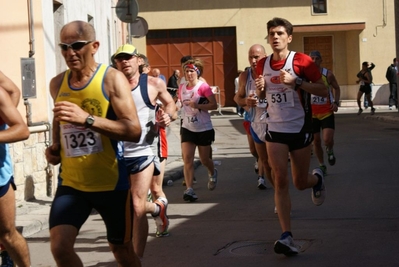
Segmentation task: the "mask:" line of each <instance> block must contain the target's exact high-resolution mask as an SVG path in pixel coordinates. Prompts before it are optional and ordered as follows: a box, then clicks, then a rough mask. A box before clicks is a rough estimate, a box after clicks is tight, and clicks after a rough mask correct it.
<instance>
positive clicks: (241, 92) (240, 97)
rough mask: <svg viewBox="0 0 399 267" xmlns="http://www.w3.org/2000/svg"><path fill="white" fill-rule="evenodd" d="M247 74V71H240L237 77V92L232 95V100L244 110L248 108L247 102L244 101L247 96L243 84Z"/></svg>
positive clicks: (245, 81) (244, 84)
mask: <svg viewBox="0 0 399 267" xmlns="http://www.w3.org/2000/svg"><path fill="white" fill-rule="evenodd" d="M247 75H248V72H247V71H244V72H241V73H240V76H239V77H238V90H237V93H236V94H235V95H234V101H235V102H236V103H237V105H239V106H240V107H242V108H244V109H245V110H247V109H248V107H247V103H246V101H245V99H246V97H247V95H246V90H245V86H246V83H247ZM247 111H248V110H247Z"/></svg>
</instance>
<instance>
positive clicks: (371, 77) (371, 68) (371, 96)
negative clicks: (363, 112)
mask: <svg viewBox="0 0 399 267" xmlns="http://www.w3.org/2000/svg"><path fill="white" fill-rule="evenodd" d="M363 63H364V62H363ZM366 63H367V70H368V71H369V73H370V99H373V86H372V83H373V74H372V73H371V71H372V70H373V69H374V68H375V65H374V63H373V62H371V63H370V65H369V64H368V62H366ZM359 75H361V70H360V71H359V73H358V74H357V77H358V78H359ZM363 106H364V108H365V109H368V107H369V106H370V104H369V101H368V100H367V97H365V98H364V99H363Z"/></svg>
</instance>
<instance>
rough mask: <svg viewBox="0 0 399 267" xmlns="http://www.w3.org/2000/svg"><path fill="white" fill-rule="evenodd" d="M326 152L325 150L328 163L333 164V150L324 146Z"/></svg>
mask: <svg viewBox="0 0 399 267" xmlns="http://www.w3.org/2000/svg"><path fill="white" fill-rule="evenodd" d="M326 152H327V159H328V164H330V166H334V164H335V156H334V150H332V149H331V150H328V149H327V147H326Z"/></svg>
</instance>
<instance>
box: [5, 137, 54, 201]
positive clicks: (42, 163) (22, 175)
mask: <svg viewBox="0 0 399 267" xmlns="http://www.w3.org/2000/svg"><path fill="white" fill-rule="evenodd" d="M48 143H49V132H48V131H47V132H40V133H31V135H30V137H29V139H27V140H25V141H22V142H17V143H13V144H10V154H11V158H12V160H13V163H14V181H15V184H16V186H17V191H16V192H15V197H16V200H17V201H20V200H32V199H35V198H36V197H44V196H49V194H48V193H50V195H52V194H53V187H52V181H53V179H54V178H53V177H48V175H49V174H50V175H51V174H52V173H53V171H52V169H53V167H52V166H51V165H49V168H47V167H48V166H47V161H46V158H45V154H44V152H45V149H46V145H47V144H48ZM51 176H52V175H51ZM47 181H49V183H48V182H47ZM48 188H49V190H48ZM48 191H49V192H48Z"/></svg>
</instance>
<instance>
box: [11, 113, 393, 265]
mask: <svg viewBox="0 0 399 267" xmlns="http://www.w3.org/2000/svg"><path fill="white" fill-rule="evenodd" d="M234 111H235V108H231V107H229V108H222V110H221V113H222V114H223V115H220V114H219V113H218V112H212V120H213V122H214V125H215V129H216V140H217V141H216V142H215V145H213V150H214V154H215V157H214V160H215V165H218V164H223V163H222V162H223V161H222V159H223V158H228V157H229V154H231V155H233V154H234V155H237V154H243V155H244V154H245V157H250V156H249V151H248V148H247V146H246V138H243V137H242V136H238V135H236V133H237V131H234V132H235V135H233V134H232V131H231V128H229V127H231V126H232V125H230V122H231V121H234V122H235V124H236V126H237V125H239V124H240V118H239V117H238V116H237V115H236V114H235V113H234ZM356 112H357V108H356V107H342V108H340V110H339V112H338V114H340V113H353V114H354V115H355V113H356ZM369 112H370V110H369V109H368V110H365V111H364V112H363V114H361V115H360V116H361V117H362V118H364V119H365V120H382V121H386V122H391V123H395V124H398V123H399V113H398V112H397V110H393V111H389V110H388V107H385V106H377V107H376V114H375V115H370V113H369ZM228 122H229V123H228ZM218 125H219V126H218ZM235 128H236V130H237V128H238V127H235ZM239 133H240V131H239ZM241 134H244V132H243V131H241ZM167 137H168V144H169V157H168V161H167V165H166V171H165V178H164V186H165V187H167V182H168V181H169V180H171V181H173V184H174V187H178V186H179V190H180V191H181V196H180V195H179V198H178V199H179V200H178V199H176V200H175V199H173V200H172V202H173V201H174V200H175V201H180V202H182V204H174V205H170V207H169V210H170V212H171V213H176V209H179V213H182V214H181V216H182V217H190V216H194V211H193V210H192V209H190V208H187V207H188V206H190V205H186V204H184V203H183V201H182V199H181V198H182V193H183V190H184V188H183V187H182V186H181V182H182V177H183V162H182V160H181V151H180V138H179V123H178V121H175V122H173V123H172V125H171V126H170V127H169V128H168V131H167ZM232 144H234V145H233V146H232ZM231 160H232V161H234V159H231ZM236 164H240V162H237V163H236ZM195 166H196V167H199V166H200V162H199V160H198V157H197V158H196V161H195ZM215 167H218V166H215ZM223 167H226V166H223ZM231 168H232V169H234V168H235V166H234V164H232V165H231ZM200 169H204V168H200ZM200 172H201V173H203V174H204V175H206V174H205V170H202V171H200ZM196 173H197V171H196ZM169 183H170V184H171V183H172V182H169ZM254 183H255V181H254ZM166 190H167V189H166ZM174 190H176V189H174ZM196 192H197V194H198V196H199V199H200V201H199V203H201V197H202V196H204V197H207V196H209V194H210V193H212V192H210V193H209V192H207V190H206V191H204V189H199V190H198V191H197V190H196ZM270 192H271V191H270ZM269 194H270V193H269ZM309 198H310V197H309ZM51 200H52V198H51V197H46V198H40V199H35V200H32V201H19V202H17V216H16V225H17V227H18V229H19V230H20V231H21V232H22V234H23V235H24V236H25V237H29V236H32V235H34V234H35V233H37V232H39V231H42V230H45V229H48V215H49V210H50V205H51ZM249 201H250V200H249ZM182 205H183V206H185V208H182V207H183V206H182ZM194 205H196V207H197V208H196V210H195V214H198V213H201V210H203V211H205V210H207V209H209V208H211V206H210V205H212V203H202V204H194ZM238 209H240V212H243V209H244V213H245V207H238ZM251 210H252V209H251ZM218 211H219V212H220V210H218ZM175 220H176V221H177V219H176V218H175ZM232 220H234V218H232ZM150 221H151V222H150V227H154V225H153V222H152V220H150ZM261 223H262V222H261V221H259V222H255V223H254V225H259V227H261ZM251 227H253V225H251ZM190 230H191V231H192V232H191V233H187V238H189V235H190V234H192V235H198V234H199V233H196V232H195V229H190ZM274 230H276V229H274ZM230 231H234V229H226V232H230ZM215 234H217V233H215ZM249 240H252V241H241V243H237V244H234V243H232V244H226V247H221V248H220V250H219V251H217V252H215V255H216V254H221V257H223V253H224V252H225V251H226V250H227V248H228V249H229V250H230V251H234V250H236V253H238V254H240V253H243V254H245V253H250V254H251V253H252V254H253V253H255V254H256V253H262V252H261V248H260V247H264V245H265V241H259V240H260V239H259V240H258V241H257V239H256V237H252V238H250V239H249ZM270 242H272V241H270ZM298 242H302V245H303V247H304V248H306V246H311V245H312V242H313V241H312V240H302V241H301V240H298ZM314 242H318V241H314ZM198 245H199V246H204V245H205V244H198ZM245 247H248V248H249V247H250V248H251V250H248V251H245ZM254 247H255V248H257V249H258V250H259V251H256V249H255V251H254V249H253V248H254ZM193 249H195V246H194V247H193ZM151 255H152V257H156V255H153V254H150V257H151ZM111 257H112V255H111ZM181 264H183V263H181ZM187 265H190V263H187ZM93 266H94V265H93ZM96 266H97V265H96ZM110 266H113V265H110ZM176 266H182V265H176ZM190 266H198V265H190ZM212 266H214V265H212ZM234 266H239V265H234ZM331 266H334V265H331ZM354 266H356V265H354Z"/></svg>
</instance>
